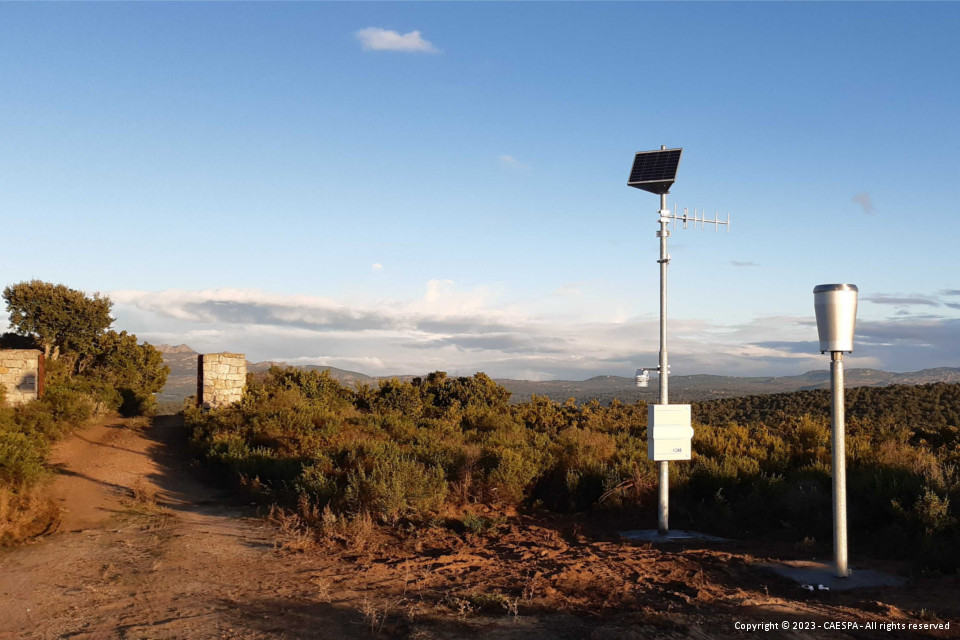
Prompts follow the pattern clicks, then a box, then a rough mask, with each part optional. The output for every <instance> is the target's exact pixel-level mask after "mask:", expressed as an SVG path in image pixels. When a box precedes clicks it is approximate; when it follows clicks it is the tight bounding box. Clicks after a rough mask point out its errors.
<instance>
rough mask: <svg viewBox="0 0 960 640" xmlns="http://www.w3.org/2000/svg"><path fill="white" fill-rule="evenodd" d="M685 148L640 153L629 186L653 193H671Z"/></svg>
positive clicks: (635, 157)
mask: <svg viewBox="0 0 960 640" xmlns="http://www.w3.org/2000/svg"><path fill="white" fill-rule="evenodd" d="M682 156H683V148H676V149H657V150H655V151H638V152H637V154H636V156H634V159H633V167H631V169H630V177H629V178H627V186H630V187H635V188H637V189H643V190H644V191H649V192H651V193H657V194H663V193H669V192H670V187H671V186H672V185H673V183H674V182H675V181H676V179H677V170H678V169H679V167H680V159H681V157H682Z"/></svg>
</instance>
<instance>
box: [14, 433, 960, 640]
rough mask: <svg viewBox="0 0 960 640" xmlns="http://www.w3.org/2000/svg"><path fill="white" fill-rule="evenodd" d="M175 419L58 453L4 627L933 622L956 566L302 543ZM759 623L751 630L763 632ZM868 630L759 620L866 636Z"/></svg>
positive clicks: (479, 544)
mask: <svg viewBox="0 0 960 640" xmlns="http://www.w3.org/2000/svg"><path fill="white" fill-rule="evenodd" d="M179 429H180V423H179V422H178V421H177V419H176V418H172V417H163V418H158V419H157V420H156V421H154V423H153V424H152V425H150V426H148V427H146V428H143V429H137V428H131V425H130V423H129V422H125V421H122V420H114V421H107V422H104V423H101V424H96V425H92V426H90V427H88V428H86V429H84V430H82V431H80V432H79V433H77V434H76V435H75V436H73V437H71V438H69V439H67V440H65V441H64V442H62V443H61V444H60V445H58V447H57V448H56V451H55V454H54V456H53V458H52V460H51V465H52V466H53V467H54V469H55V470H56V471H57V474H56V477H55V480H54V481H53V482H52V483H51V486H50V487H49V492H50V495H51V496H52V497H53V499H54V500H56V501H57V502H58V503H59V504H60V505H61V507H62V515H61V522H60V526H59V528H58V530H57V532H56V533H54V534H52V535H48V536H44V537H43V538H40V539H38V540H37V541H35V542H34V543H33V544H29V545H26V546H24V547H21V548H18V549H14V550H10V551H4V552H0V639H5V638H244V639H254V638H358V637H363V638H369V637H371V636H382V637H411V638H423V639H428V638H451V637H464V638H466V637H484V638H487V637H489V638H494V639H498V638H521V637H523V638H528V637H544V638H625V639H626V638H647V637H654V638H714V637H723V638H725V637H732V636H737V637H739V636H741V635H745V634H746V635H750V633H749V632H744V631H740V630H738V629H737V627H736V624H737V623H738V622H740V623H754V624H756V623H763V622H765V621H776V622H778V623H779V622H781V621H784V620H787V621H797V622H807V623H810V622H817V623H819V624H821V625H822V624H823V623H824V622H834V621H836V622H844V621H847V622H857V623H859V624H861V625H862V624H863V623H866V622H870V621H875V622H879V623H890V622H946V621H950V622H951V630H950V631H946V632H944V631H935V632H928V631H917V632H894V633H893V634H892V635H890V637H958V636H960V634H958V632H957V620H958V619H960V585H958V582H957V580H956V579H955V578H939V579H923V580H914V581H912V582H911V583H910V584H909V585H908V586H906V587H902V588H897V589H869V590H856V591H851V592H844V593H816V594H810V593H807V592H805V591H803V590H801V589H799V588H798V586H797V585H795V584H792V583H790V582H787V581H785V580H782V579H780V578H776V577H774V576H772V575H770V574H767V573H764V572H763V571H761V570H760V569H758V568H757V565H758V564H759V563H760V562H762V561H765V560H767V559H768V558H767V556H774V555H777V553H776V552H777V551H778V550H777V549H774V548H772V547H771V548H767V549H766V550H765V552H764V553H765V554H766V556H764V555H761V556H760V557H757V556H755V555H751V554H750V553H748V549H749V550H750V551H752V553H753V554H757V553H758V550H757V549H756V548H755V547H756V545H749V546H748V545H740V544H736V543H725V544H712V545H709V546H703V545H700V546H691V547H680V546H678V547H671V548H659V547H658V548H654V547H651V546H649V545H636V544H629V543H624V542H622V541H619V540H616V539H612V538H604V537H602V536H597V535H586V534H584V533H583V532H582V530H581V529H580V527H578V526H577V524H576V523H575V522H574V523H571V521H570V520H569V519H562V518H556V519H550V518H534V517H529V516H521V515H515V516H513V517H511V518H509V519H507V520H506V521H505V522H503V523H502V524H499V525H495V526H493V527H492V528H491V530H490V531H488V532H486V533H485V534H484V535H474V534H470V533H462V532H461V533H457V532H455V531H451V530H450V529H447V528H443V527H435V528H430V529H425V530H422V531H419V532H407V533H404V534H400V533H397V532H390V531H385V530H382V529H377V528H373V529H367V530H354V531H352V532H350V533H347V534H346V535H345V536H343V537H342V539H341V540H339V541H338V540H325V541H315V540H313V539H310V538H308V537H304V536H302V535H298V534H297V532H296V531H293V530H291V529H290V528H289V527H287V528H284V527H283V526H282V525H283V523H280V525H278V524H277V523H276V522H275V521H271V520H267V519H265V518H262V517H259V516H258V515H257V514H256V512H255V511H254V510H253V509H252V508H251V507H248V506H241V505H237V504H236V503H234V502H231V500H230V499H229V498H228V496H226V495H224V494H222V493H221V492H220V491H218V490H217V489H214V488H212V487H210V486H209V485H206V484H204V483H203V482H201V481H200V480H199V479H198V478H197V476H196V474H195V473H194V472H193V470H192V469H191V468H190V466H189V464H188V462H187V461H188V459H189V458H188V456H187V455H186V452H185V451H184V450H183V447H182V443H181V438H180V435H179ZM764 635H768V634H766V633H765V634H764ZM878 635H888V634H886V633H885V632H883V631H873V630H870V631H864V630H850V629H847V630H822V629H821V630H818V631H799V630H790V631H783V630H780V631H777V632H773V636H772V637H789V638H807V637H815V638H820V637H836V638H868V637H870V638H872V637H877V636H878Z"/></svg>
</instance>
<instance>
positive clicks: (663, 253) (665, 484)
mask: <svg viewBox="0 0 960 640" xmlns="http://www.w3.org/2000/svg"><path fill="white" fill-rule="evenodd" d="M663 148H664V147H661V149H663ZM669 215H670V211H669V209H667V194H665V193H661V194H660V231H658V232H657V236H659V238H660V260H658V262H659V263H660V367H659V371H660V404H670V401H669V400H668V389H669V384H670V383H669V377H670V369H669V367H668V366H667V365H668V357H667V265H668V264H670V255H669V254H668V253H667V238H669V237H670V231H669V230H667V223H668V222H670V218H669ZM659 464H660V498H659V500H658V506H657V531H658V532H659V533H660V534H661V535H665V534H666V533H668V532H669V531H670V463H669V462H667V461H666V460H661V461H660V463H659Z"/></svg>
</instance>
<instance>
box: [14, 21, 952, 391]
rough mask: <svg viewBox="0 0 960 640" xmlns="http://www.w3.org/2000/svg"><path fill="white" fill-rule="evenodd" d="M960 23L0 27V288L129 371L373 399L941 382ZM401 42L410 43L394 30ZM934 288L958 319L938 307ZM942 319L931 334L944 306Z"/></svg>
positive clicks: (948, 346)
mask: <svg viewBox="0 0 960 640" xmlns="http://www.w3.org/2000/svg"><path fill="white" fill-rule="evenodd" d="M958 27H960V5H958V4H955V3H929V4H928V3H922V4H916V3H876V4H875V3H843V4H830V3H805V4H799V3H790V4H788V3H742V4H741V3H703V4H701V3H677V4H658V3H609V4H608V3H559V4H553V3H409V4H406V3H390V4H380V3H342V4H340V3H338V4H334V3H291V4H278V3H237V4H233V3H230V4H220V3H205V4H188V3H146V4H140V3H129V4H118V3H105V4H60V3H54V4H3V5H0V59H2V60H3V63H2V64H0V140H2V142H0V235H2V236H3V238H4V241H3V242H2V246H3V252H2V254H0V283H2V284H11V283H15V282H18V281H21V280H25V279H30V278H41V279H44V280H49V281H54V282H62V283H64V284H67V285H69V286H72V287H74V288H79V289H83V290H86V291H102V292H108V293H109V294H110V295H111V296H112V297H113V298H114V300H115V301H116V306H115V315H116V316H117V325H118V326H120V327H122V328H127V329H130V330H132V331H134V332H136V333H137V334H138V335H139V336H140V337H142V338H145V339H148V340H150V341H151V342H154V343H163V342H168V343H180V342H187V343H188V344H190V345H191V346H194V347H195V348H197V349H200V350H203V351H216V350H236V351H245V352H246V353H247V354H248V357H250V358H251V359H254V360H262V359H284V360H294V359H296V361H298V362H315V363H323V364H330V365H333V366H339V367H343V368H348V369H355V370H360V371H364V372H367V373H371V374H392V373H403V372H417V371H424V370H428V369H445V370H448V371H451V372H456V373H471V372H473V371H476V370H480V369H482V370H486V371H488V372H490V373H491V374H493V375H498V376H510V377H528V378H552V377H564V378H585V377H589V376H591V375H597V374H620V375H629V374H630V373H632V371H633V369H634V368H635V367H636V366H637V365H640V364H644V365H645V364H650V363H651V362H654V361H655V360H656V355H655V354H656V350H657V333H656V323H657V313H658V306H657V304H658V303H657V298H656V296H657V287H658V280H657V265H656V262H655V260H656V258H657V240H656V238H655V237H654V232H655V230H656V214H655V210H656V208H657V201H656V200H657V199H656V197H655V196H652V195H650V194H647V193H645V192H641V191H637V190H635V189H630V188H628V187H626V184H625V183H626V177H627V174H628V172H629V168H630V164H631V162H632V156H633V153H634V152H635V151H638V150H647V149H655V148H658V147H659V145H661V144H666V145H667V146H670V147H674V146H682V147H684V149H685V151H684V158H683V162H682V165H681V169H680V173H679V176H678V182H677V184H676V186H675V187H674V189H673V192H672V194H671V196H670V201H671V203H673V202H675V203H677V204H678V205H679V206H680V207H684V206H688V207H698V208H706V209H708V211H709V212H710V213H711V214H712V212H713V211H715V210H719V211H720V212H721V214H725V213H726V212H728V211H729V212H730V213H731V214H732V217H733V221H734V224H733V226H732V229H731V232H730V233H729V234H725V233H722V232H721V233H714V232H712V231H692V230H687V231H679V230H678V231H676V232H675V233H674V234H673V236H672V237H671V255H672V257H673V259H674V260H673V262H672V264H671V267H670V296H671V298H670V303H671V308H670V316H671V323H672V324H671V328H672V335H671V356H672V361H673V363H674V367H673V370H674V372H675V373H700V372H709V373H735V374H742V375H752V374H761V375H762V374H785V373H799V372H802V371H806V370H808V369H812V368H819V367H823V366H826V364H825V359H824V358H822V357H821V356H819V355H818V354H816V353H815V349H812V348H811V345H810V341H812V340H815V338H816V332H815V328H814V327H813V325H812V324H811V322H812V316H813V305H812V293H811V292H812V288H813V286H814V285H816V284H819V283H822V282H853V283H856V284H858V285H859V287H860V291H861V306H860V315H859V318H860V331H859V333H858V335H859V336H860V337H861V340H860V342H859V343H858V347H857V351H856V352H855V354H854V357H853V358H851V366H874V367H880V368H885V369H889V370H910V369H919V368H923V367H929V366H960V346H958V345H960V313H958V309H957V306H960V295H958V291H960V278H958V275H957V273H958V267H960V258H958V257H957V249H956V244H957V240H958V238H960V216H957V215H956V207H957V203H958V202H960V186H958V185H960V181H958V176H960V159H958V154H957V149H960V127H958V126H957V115H956V114H957V113H960V83H958V82H957V81H956V78H958V77H960V46H958V44H957V39H956V37H955V35H956V32H957V30H958ZM414 32H418V33H414ZM951 292H953V293H951ZM951 305H953V306H951Z"/></svg>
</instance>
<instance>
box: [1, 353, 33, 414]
mask: <svg viewBox="0 0 960 640" xmlns="http://www.w3.org/2000/svg"><path fill="white" fill-rule="evenodd" d="M0 385H2V386H3V391H4V394H3V398H4V403H5V404H7V405H11V406H12V405H17V404H24V403H27V402H30V401H31V400H36V399H37V398H39V397H40V396H41V395H42V394H43V352H42V351H39V350H37V349H0Z"/></svg>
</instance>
